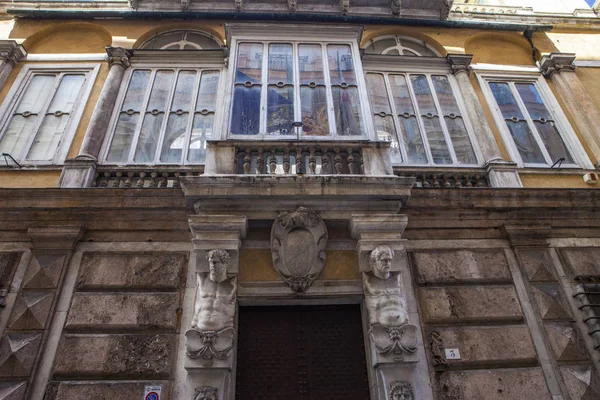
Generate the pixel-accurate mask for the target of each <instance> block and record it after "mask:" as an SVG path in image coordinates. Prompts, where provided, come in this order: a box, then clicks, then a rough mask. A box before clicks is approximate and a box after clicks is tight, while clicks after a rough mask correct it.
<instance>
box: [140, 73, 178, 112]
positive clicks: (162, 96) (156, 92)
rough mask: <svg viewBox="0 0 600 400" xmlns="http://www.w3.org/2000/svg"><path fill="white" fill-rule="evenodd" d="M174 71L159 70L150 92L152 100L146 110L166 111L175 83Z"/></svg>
mask: <svg viewBox="0 0 600 400" xmlns="http://www.w3.org/2000/svg"><path fill="white" fill-rule="evenodd" d="M173 75H174V73H173V71H165V70H163V71H158V72H156V76H155V77H154V85H152V92H151V93H150V100H149V101H148V107H146V110H148V111H152V110H158V111H162V112H164V111H166V110H167V103H168V101H169V96H170V95H171V87H172V85H173Z"/></svg>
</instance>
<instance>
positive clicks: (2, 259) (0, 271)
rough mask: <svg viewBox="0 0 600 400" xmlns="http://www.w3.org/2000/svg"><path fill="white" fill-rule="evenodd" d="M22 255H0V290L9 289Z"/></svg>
mask: <svg viewBox="0 0 600 400" xmlns="http://www.w3.org/2000/svg"><path fill="white" fill-rule="evenodd" d="M19 254H20V253H0V290H1V289H7V288H8V287H9V286H10V283H11V281H12V277H13V274H14V272H15V268H16V266H17V260H18V259H19Z"/></svg>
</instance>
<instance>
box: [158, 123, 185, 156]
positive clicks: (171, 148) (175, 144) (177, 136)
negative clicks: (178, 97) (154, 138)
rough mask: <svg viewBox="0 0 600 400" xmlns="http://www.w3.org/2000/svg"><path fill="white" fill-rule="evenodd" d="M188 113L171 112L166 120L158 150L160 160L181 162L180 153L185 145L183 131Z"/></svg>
mask: <svg viewBox="0 0 600 400" xmlns="http://www.w3.org/2000/svg"><path fill="white" fill-rule="evenodd" d="M187 123H188V114H187V113H186V114H181V115H177V114H175V113H171V114H170V115H169V120H168V121H167V130H166V131H165V138H164V140H163V144H162V149H161V152H160V161H161V162H166V163H181V159H182V157H181V155H182V154H183V148H184V147H185V133H186V128H187Z"/></svg>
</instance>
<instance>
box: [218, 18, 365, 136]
mask: <svg viewBox="0 0 600 400" xmlns="http://www.w3.org/2000/svg"><path fill="white" fill-rule="evenodd" d="M227 30H228V37H227V43H230V46H231V56H230V58H231V59H232V62H230V65H229V73H228V79H227V90H226V96H227V97H226V99H227V101H228V102H229V104H227V105H226V110H227V115H226V118H224V122H225V125H224V126H223V132H224V133H226V136H225V137H223V138H222V139H233V140H239V141H262V140H265V141H290V140H294V141H295V140H300V141H314V142H316V141H367V140H374V139H375V128H374V126H373V121H372V118H370V113H371V111H370V108H369V97H368V94H367V87H366V83H365V79H364V72H363V70H362V63H361V60H360V47H359V45H358V42H359V40H358V39H359V37H360V34H361V33H362V28H361V30H360V31H358V30H357V28H356V27H348V26H327V27H323V26H311V25H283V24H282V25H277V26H272V25H266V24H229V25H228V26H227ZM274 37H275V38H277V39H276V40H273V38H274ZM324 37H326V38H327V40H323V38H324ZM240 43H261V44H262V45H263V63H262V74H261V76H262V80H261V82H262V83H261V106H260V114H261V115H260V128H259V133H258V135H234V134H232V133H231V131H230V126H231V118H232V114H233V105H234V103H233V94H234V89H235V71H236V69H237V54H238V45H239V44H240ZM270 44H292V46H293V52H292V58H293V59H294V61H295V63H294V66H293V70H294V116H295V118H294V119H295V120H297V121H298V120H300V119H301V118H300V117H299V116H300V115H301V112H302V111H301V108H300V91H299V90H297V89H298V88H299V86H300V85H299V73H298V67H297V62H296V61H297V59H298V51H297V46H298V45H299V44H319V45H321V49H322V51H323V64H324V65H323V74H324V80H325V87H326V96H327V102H328V106H327V118H328V122H329V127H330V135H328V136H310V135H302V134H298V135H297V134H295V133H294V134H293V135H269V134H267V125H266V123H267V113H266V107H267V90H262V86H268V82H267V79H265V78H266V77H267V74H268V65H269V63H268V58H267V57H265V55H268V46H269V45H270ZM327 45H348V46H350V50H351V52H352V63H353V66H354V74H355V77H356V86H357V89H358V97H359V102H360V111H361V118H362V121H363V127H364V131H365V132H364V134H363V135H338V134H337V126H336V120H335V106H334V104H333V94H332V90H331V82H330V79H331V75H330V73H329V65H328V62H327V60H328V57H327ZM332 127H334V128H335V129H331V128H332Z"/></svg>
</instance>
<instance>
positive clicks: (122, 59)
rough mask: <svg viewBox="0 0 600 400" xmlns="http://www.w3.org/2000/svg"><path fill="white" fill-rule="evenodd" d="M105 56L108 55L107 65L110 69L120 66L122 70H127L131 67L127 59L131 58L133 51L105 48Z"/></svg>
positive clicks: (120, 48)
mask: <svg viewBox="0 0 600 400" xmlns="http://www.w3.org/2000/svg"><path fill="white" fill-rule="evenodd" d="M106 54H107V55H108V65H109V66H111V67H112V66H113V65H120V66H122V67H123V68H128V67H129V66H130V65H131V63H130V62H129V58H130V57H131V56H133V50H130V49H124V48H122V47H111V46H107V47H106Z"/></svg>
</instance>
